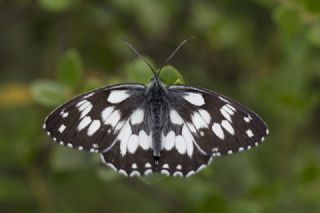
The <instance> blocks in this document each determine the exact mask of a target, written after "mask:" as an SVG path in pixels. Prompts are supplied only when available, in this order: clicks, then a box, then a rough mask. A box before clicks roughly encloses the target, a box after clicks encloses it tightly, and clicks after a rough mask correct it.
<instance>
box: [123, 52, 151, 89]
mask: <svg viewBox="0 0 320 213" xmlns="http://www.w3.org/2000/svg"><path fill="white" fill-rule="evenodd" d="M148 61H149V63H151V66H153V64H152V62H150V60H148ZM153 67H154V66H153ZM125 70H126V73H127V75H128V77H129V80H130V81H132V82H139V83H143V84H146V83H149V82H150V79H151V78H152V77H153V73H152V70H150V68H149V67H148V65H147V64H146V63H145V62H144V60H143V59H140V58H139V59H136V60H134V61H133V62H131V63H130V64H128V65H127V66H126V67H125Z"/></svg>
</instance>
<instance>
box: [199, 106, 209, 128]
mask: <svg viewBox="0 0 320 213" xmlns="http://www.w3.org/2000/svg"><path fill="white" fill-rule="evenodd" d="M199 114H200V115H201V117H202V118H203V119H204V121H205V122H206V123H207V124H208V125H209V124H210V121H211V116H210V114H209V112H208V111H207V110H204V109H200V110H199Z"/></svg>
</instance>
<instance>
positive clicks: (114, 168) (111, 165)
mask: <svg viewBox="0 0 320 213" xmlns="http://www.w3.org/2000/svg"><path fill="white" fill-rule="evenodd" d="M106 165H107V166H109V167H110V168H111V169H112V170H114V171H117V168H116V167H115V166H114V165H113V164H112V163H107V164H106Z"/></svg>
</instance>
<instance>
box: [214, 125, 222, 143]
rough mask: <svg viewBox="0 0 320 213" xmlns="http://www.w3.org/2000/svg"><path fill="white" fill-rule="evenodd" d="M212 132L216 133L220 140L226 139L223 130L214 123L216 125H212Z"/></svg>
mask: <svg viewBox="0 0 320 213" xmlns="http://www.w3.org/2000/svg"><path fill="white" fill-rule="evenodd" d="M212 131H213V133H214V134H215V135H216V136H218V137H219V138H220V139H222V140H223V139H224V133H223V130H222V128H221V126H220V124H218V123H214V124H213V125H212Z"/></svg>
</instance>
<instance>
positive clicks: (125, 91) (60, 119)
mask: <svg viewBox="0 0 320 213" xmlns="http://www.w3.org/2000/svg"><path fill="white" fill-rule="evenodd" d="M144 90H145V86H144V85H141V84H120V85H114V86H109V87H104V88H101V89H97V90H95V91H92V92H88V93H85V94H82V95H80V96H78V97H76V98H74V99H72V100H70V101H68V102H67V103H65V104H63V105H61V106H60V107H58V108H57V109H56V110H54V111H53V112H52V113H51V114H50V115H49V116H48V117H47V118H46V119H45V123H44V126H43V128H44V129H45V130H46V131H47V134H48V135H49V136H50V137H52V138H53V140H54V141H55V142H57V143H59V144H61V145H65V146H68V147H71V148H76V149H79V150H85V151H91V152H103V151H105V150H106V149H110V148H111V147H112V146H113V145H114V144H112V143H113V142H114V141H115V139H116V137H117V135H118V134H119V132H120V130H121V129H123V127H125V124H126V123H125V121H126V120H128V118H129V117H130V116H131V115H132V113H133V112H134V111H135V110H136V108H139V106H140V105H141V102H142V101H143V98H144V97H143V91H144Z"/></svg>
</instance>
